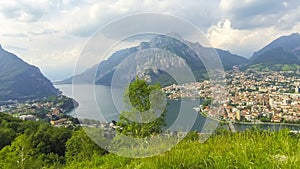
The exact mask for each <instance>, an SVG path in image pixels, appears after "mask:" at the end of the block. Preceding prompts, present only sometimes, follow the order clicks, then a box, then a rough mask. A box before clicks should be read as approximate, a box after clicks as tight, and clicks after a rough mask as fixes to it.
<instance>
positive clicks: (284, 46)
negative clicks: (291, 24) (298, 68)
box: [247, 33, 300, 68]
mask: <svg viewBox="0 0 300 169" xmlns="http://www.w3.org/2000/svg"><path fill="white" fill-rule="evenodd" d="M299 58H300V34H298V33H293V34H291V35H288V36H281V37H279V38H278V39H275V40H274V41H272V42H271V43H270V44H268V45H267V46H265V47H263V48H262V49H260V50H259V51H257V52H254V54H253V56H252V57H251V58H250V59H249V62H248V63H247V66H251V65H256V64H260V65H263V66H267V67H269V68H272V67H274V66H275V65H284V64H288V65H292V64H297V65H300V60H299Z"/></svg>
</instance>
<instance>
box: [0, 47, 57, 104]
mask: <svg viewBox="0 0 300 169" xmlns="http://www.w3.org/2000/svg"><path fill="white" fill-rule="evenodd" d="M58 93H59V91H58V90H57V89H56V88H54V87H53V85H52V83H51V82H50V81H49V80H48V79H47V78H46V77H44V76H43V74H42V73H41V72H40V70H39V69H38V68H37V67H35V66H32V65H29V64H28V63H26V62H24V61H23V60H21V59H20V58H18V57H17V56H16V55H14V54H12V53H10V52H7V51H5V50H4V49H3V48H2V47H1V46H0V101H6V100H26V99H36V98H41V97H45V96H50V95H56V94H58Z"/></svg>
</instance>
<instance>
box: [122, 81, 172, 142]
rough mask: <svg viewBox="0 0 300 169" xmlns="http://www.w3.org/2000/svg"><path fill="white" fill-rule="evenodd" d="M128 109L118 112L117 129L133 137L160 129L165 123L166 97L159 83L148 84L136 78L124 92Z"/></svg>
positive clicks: (154, 132)
mask: <svg viewBox="0 0 300 169" xmlns="http://www.w3.org/2000/svg"><path fill="white" fill-rule="evenodd" d="M124 101H125V104H126V105H127V107H128V108H129V111H123V112H122V113H121V114H120V121H119V122H118V123H117V126H119V128H118V131H119V132H121V133H122V134H124V135H128V136H133V137H146V136H149V135H151V134H157V133H160V132H161V131H162V127H163V126H165V125H166V122H165V116H166V104H167V101H166V97H165V95H164V93H163V92H162V90H161V87H160V85H159V84H155V85H148V84H147V83H146V81H145V80H141V79H139V78H136V80H135V81H133V82H131V83H130V84H129V86H128V88H127V89H126V91H125V94H124Z"/></svg>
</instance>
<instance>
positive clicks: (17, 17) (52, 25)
mask: <svg viewBox="0 0 300 169" xmlns="http://www.w3.org/2000/svg"><path fill="white" fill-rule="evenodd" d="M142 12H159V13H165V14H170V15H175V16H178V17H181V18H183V19H186V20H187V21H189V22H191V23H192V24H194V25H196V26H197V27H198V28H199V29H200V30H201V31H202V32H203V33H204V34H205V36H206V37H207V39H208V40H209V42H210V43H211V45H212V46H214V47H218V48H222V49H226V50H229V51H231V52H232V53H235V54H239V55H242V56H245V57H250V56H251V55H252V53H253V52H254V51H257V50H259V49H260V48H262V47H263V46H265V45H266V44H268V43H269V42H271V41H272V40H273V39H275V38H278V37H279V36H282V35H288V34H291V33H293V32H300V22H299V21H300V1H299V0H210V1H207V0H188V1H183V0H157V1H154V0H144V1H141V0H101V1H99V0H82V1H80V0H40V1H34V0H18V1H17V0H15V1H13V0H11V1H0V23H1V29H0V44H1V45H2V47H3V48H5V49H6V50H8V51H10V52H13V53H15V54H17V55H18V56H19V57H21V58H22V59H23V60H25V61H27V62H29V63H30V64H33V65H36V66H38V67H39V68H40V69H41V70H42V72H43V73H44V74H45V75H46V76H47V77H48V78H50V79H51V80H58V79H64V78H66V77H68V76H71V75H72V72H73V69H74V66H75V64H76V60H77V57H78V56H79V54H80V51H81V49H82V48H83V47H84V45H85V44H86V42H87V40H88V39H89V38H90V36H91V35H93V33H95V31H97V30H98V29H99V28H101V27H103V26H104V25H106V24H108V23H109V22H111V21H112V20H116V19H118V18H120V17H124V16H127V15H132V14H138V13H142Z"/></svg>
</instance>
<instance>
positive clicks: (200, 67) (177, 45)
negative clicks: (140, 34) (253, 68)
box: [59, 35, 247, 85]
mask: <svg viewBox="0 0 300 169" xmlns="http://www.w3.org/2000/svg"><path fill="white" fill-rule="evenodd" d="M191 46H192V47H193V48H197V49H199V50H200V51H201V52H202V55H206V56H209V55H210V53H211V52H215V53H217V54H218V55H219V56H220V59H221V61H222V63H223V66H224V68H225V70H228V69H231V68H232V66H234V65H240V64H242V63H244V62H246V61H247V59H245V58H244V57H241V56H238V55H234V54H231V53H230V52H228V51H224V50H221V49H213V48H206V47H203V46H201V45H200V44H199V43H192V42H189V41H185V40H183V39H182V38H181V37H179V36H177V37H176V38H173V37H172V36H166V35H158V36H156V37H154V38H153V39H152V40H150V41H148V42H142V43H141V44H140V45H138V46H136V47H132V48H128V49H123V50H120V51H117V52H115V53H114V54H112V56H111V57H109V58H108V60H106V61H103V62H101V63H99V64H97V65H95V66H93V67H91V68H89V69H87V70H86V71H85V72H83V73H82V74H79V75H75V76H73V77H71V78H69V79H66V80H64V81H62V82H59V84H70V83H72V80H73V82H74V81H75V82H76V83H96V84H101V85H110V83H111V80H112V77H113V75H114V73H115V71H116V70H117V68H118V66H119V64H120V63H122V62H123V61H124V60H125V59H127V58H128V57H129V56H130V57H132V56H133V55H134V56H133V57H135V60H132V63H133V65H134V64H136V61H138V60H140V61H142V60H144V61H146V59H147V58H144V56H145V55H149V56H150V54H151V50H152V52H153V51H154V50H155V53H153V54H151V56H153V55H160V57H159V56H157V57H156V58H155V59H156V60H155V63H156V67H157V68H156V67H155V66H154V67H153V69H151V68H149V62H147V61H146V62H145V64H146V65H148V68H149V69H143V71H144V72H143V73H141V72H132V73H131V74H128V76H130V77H132V76H135V75H141V74H142V76H145V77H146V79H149V81H151V82H156V81H159V82H160V83H161V84H162V85H167V84H172V83H173V82H174V81H173V80H172V77H171V76H170V74H168V73H167V72H165V71H163V70H161V69H160V68H159V66H160V67H164V68H166V67H168V66H170V65H172V62H177V61H175V60H174V59H171V58H168V59H166V57H164V58H163V57H162V56H166V55H168V56H171V55H172V56H174V57H175V56H177V57H179V58H181V59H182V61H183V62H182V61H179V62H180V64H187V65H188V66H189V68H190V69H191V70H192V72H193V74H194V76H195V78H196V80H202V79H204V78H205V76H206V75H205V73H206V68H205V66H204V64H203V63H202V61H201V60H200V59H199V57H198V55H197V54H196V53H195V52H194V51H193V50H192V49H191ZM147 50H148V51H150V52H147V53H145V51H147ZM167 53H169V54H167ZM149 58H150V57H149ZM176 64H177V66H180V65H178V63H176ZM157 65H159V66H157ZM173 65H174V64H173ZM181 66H182V65H181ZM146 67H147V66H146ZM138 69H139V70H141V68H138ZM95 71H96V77H95V76H94V74H95ZM124 71H126V70H124ZM125 76H126V75H125ZM182 76H185V75H182Z"/></svg>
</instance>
